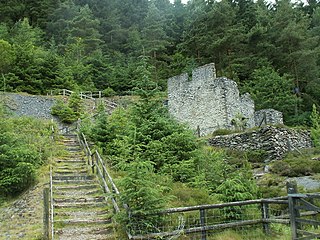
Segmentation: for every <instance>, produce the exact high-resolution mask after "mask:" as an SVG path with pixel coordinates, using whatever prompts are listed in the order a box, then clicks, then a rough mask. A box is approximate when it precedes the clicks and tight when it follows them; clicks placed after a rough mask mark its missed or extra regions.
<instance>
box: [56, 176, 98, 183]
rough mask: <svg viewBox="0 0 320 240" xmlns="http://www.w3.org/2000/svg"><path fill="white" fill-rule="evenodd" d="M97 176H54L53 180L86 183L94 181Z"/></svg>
mask: <svg viewBox="0 0 320 240" xmlns="http://www.w3.org/2000/svg"><path fill="white" fill-rule="evenodd" d="M93 179H95V176H92V175H87V174H84V175H54V176H52V180H58V181H67V182H68V181H86V180H93Z"/></svg>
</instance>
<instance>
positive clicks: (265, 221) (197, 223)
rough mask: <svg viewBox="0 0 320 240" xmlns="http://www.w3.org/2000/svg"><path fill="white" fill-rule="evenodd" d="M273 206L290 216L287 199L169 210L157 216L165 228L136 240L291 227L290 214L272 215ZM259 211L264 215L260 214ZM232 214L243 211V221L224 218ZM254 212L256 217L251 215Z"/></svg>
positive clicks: (204, 237) (162, 227) (258, 200)
mask: <svg viewBox="0 0 320 240" xmlns="http://www.w3.org/2000/svg"><path fill="white" fill-rule="evenodd" d="M270 205H277V206H279V205H284V206H285V207H284V210H283V211H284V212H286V213H287V211H288V207H287V206H288V200H287V197H279V198H271V199H257V200H248V201H241V202H230V203H222V204H211V205H199V206H191V207H179V208H169V209H165V210H163V211H160V212H158V213H154V214H156V215H161V216H162V217H163V219H162V224H163V225H159V226H155V228H154V229H155V232H153V233H143V234H135V235H134V236H132V239H157V238H163V237H164V238H166V237H172V236H177V235H183V234H199V235H200V236H199V237H198V239H201V240H206V239H207V234H208V233H209V232H210V231H214V230H222V229H227V228H239V227H243V226H250V225H257V224H262V228H263V230H264V232H265V233H268V232H269V231H270V223H277V224H289V215H288V214H283V213H282V214H279V213H278V214H271V213H270V210H271V209H270ZM259 209H260V214H256V213H257V212H258V211H257V210H259ZM228 211H240V212H241V215H242V216H241V218H242V219H238V220H230V219H229V220H228V219H227V218H226V217H225V216H224V213H225V212H228ZM252 213H255V214H253V215H250V214H252ZM181 217H182V218H184V221H183V222H184V223H183V227H181V226H179V225H181V219H180V220H179V218H181ZM172 223H175V225H174V224H173V225H172ZM140 230H141V231H142V232H144V229H134V230H133V231H134V232H135V233H137V232H139V231H140Z"/></svg>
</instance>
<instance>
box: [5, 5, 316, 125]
mask: <svg viewBox="0 0 320 240" xmlns="http://www.w3.org/2000/svg"><path fill="white" fill-rule="evenodd" d="M0 9H1V10H0V24H1V25H0V29H1V30H0V53H1V56H0V59H1V60H0V72H1V79H2V80H3V81H1V82H2V84H1V86H0V89H1V90H6V91H18V92H28V93H32V94H47V93H49V92H50V91H51V90H54V89H62V88H66V89H71V90H82V91H94V90H101V91H104V92H105V94H107V95H109V96H113V95H127V94H130V93H131V92H132V90H134V89H135V87H137V86H139V85H140V84H141V81H142V79H143V77H144V76H148V77H150V78H151V79H152V81H153V82H154V83H155V84H157V85H158V87H159V88H161V89H162V91H165V90H166V87H167V84H166V81H167V79H168V78H169V77H172V76H175V75H178V74H181V73H183V72H187V73H190V72H191V70H192V69H194V68H195V67H197V66H201V65H204V64H208V63H212V62H213V63H215V64H216V68H217V75H218V77H228V78H230V79H234V80H235V81H237V83H238V84H239V86H240V87H241V91H242V92H245V91H247V92H250V93H251V95H252V97H253V98H254V100H255V101H256V103H257V108H258V110H259V109H263V108H270V107H273V108H275V109H276V110H278V111H281V112H283V114H284V116H285V121H286V124H287V125H308V124H310V122H309V118H308V117H309V115H310V112H311V110H312V105H313V104H315V105H320V100H319V94H318V92H319V91H318V90H317V89H319V69H320V68H319V61H318V58H319V43H320V41H319V29H318V25H319V24H318V22H319V2H317V1H312V2H299V3H297V2H290V1H288V0H281V1H276V2H275V3H270V2H263V1H258V2H257V1H253V0H249V1H247V0H246V1H244V0H241V1H227V0H223V1H188V3H187V4H182V3H181V1H180V0H177V1H174V2H173V3H172V2H170V1H169V0H152V1H148V0H141V1H133V0H130V1H127V2H126V3H124V4H123V3H122V2H119V1H117V0H100V1H96V0H81V1H80V0H72V1H71V0H64V1H59V2H56V1H51V0H44V1H42V2H41V3H37V2H35V1H30V2H29V1H28V2H23V1H18V2H17V1H6V2H2V3H0ZM274 93H277V94H274Z"/></svg>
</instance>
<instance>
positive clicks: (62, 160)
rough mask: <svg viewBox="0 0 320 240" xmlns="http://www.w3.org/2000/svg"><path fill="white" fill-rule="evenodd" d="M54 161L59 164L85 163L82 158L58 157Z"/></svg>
mask: <svg viewBox="0 0 320 240" xmlns="http://www.w3.org/2000/svg"><path fill="white" fill-rule="evenodd" d="M56 163H58V164H59V163H61V164H68V165H69V164H79V163H80V164H84V165H86V163H87V162H86V160H84V159H59V160H57V161H56Z"/></svg>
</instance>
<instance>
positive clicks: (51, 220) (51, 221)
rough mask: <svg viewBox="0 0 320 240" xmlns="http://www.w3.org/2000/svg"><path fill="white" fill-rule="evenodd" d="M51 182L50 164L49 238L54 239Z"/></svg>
mask: <svg viewBox="0 0 320 240" xmlns="http://www.w3.org/2000/svg"><path fill="white" fill-rule="evenodd" d="M52 186H53V184H52V167H51V166H50V223H51V239H52V240H54V220H53V216H54V210H53V189H52V188H53V187H52Z"/></svg>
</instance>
